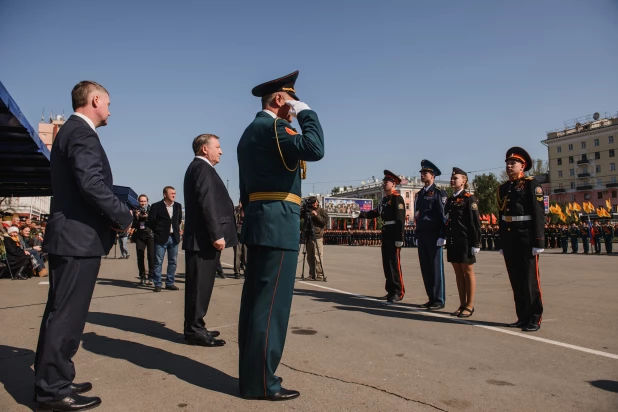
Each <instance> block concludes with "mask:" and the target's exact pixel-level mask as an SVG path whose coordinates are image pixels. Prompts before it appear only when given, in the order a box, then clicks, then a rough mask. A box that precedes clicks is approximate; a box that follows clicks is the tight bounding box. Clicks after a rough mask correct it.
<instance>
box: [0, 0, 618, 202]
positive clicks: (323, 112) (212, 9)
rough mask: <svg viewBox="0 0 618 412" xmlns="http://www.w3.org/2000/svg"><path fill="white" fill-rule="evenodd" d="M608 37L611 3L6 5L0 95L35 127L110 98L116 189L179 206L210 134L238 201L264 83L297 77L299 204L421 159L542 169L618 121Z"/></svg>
mask: <svg viewBox="0 0 618 412" xmlns="http://www.w3.org/2000/svg"><path fill="white" fill-rule="evenodd" d="M617 22H618V1H615V0H588V1H581V0H579V1H577V0H554V1H546V0H543V1H532V0H526V1H511V2H503V1H493V0H486V1H473V0H467V1H456V0H450V1H439V0H431V1H412V0H408V1H404V0H402V1H380V2H377V1H363V0H356V1H351V0H349V1H337V0H331V1H322V0H319V1H311V2H308V1H304V2H301V1H284V2H282V1H270V0H261V1H232V0H228V1H176V2H171V1H158V0H151V1H126V0H124V1H117V0H109V1H99V2H87V1H66V0H57V1H53V2H50V1H23V0H0V79H1V80H2V82H3V83H4V85H5V86H6V88H7V89H8V90H9V92H10V93H11V95H12V96H13V98H14V99H15V100H16V101H17V103H18V104H19V106H20V107H21V109H22V111H23V112H24V113H25V115H26V117H27V118H28V119H29V121H30V122H31V123H32V124H33V125H36V124H37V123H38V121H39V119H40V117H41V112H42V110H43V108H45V116H46V117H49V112H50V110H51V109H53V110H54V111H55V112H56V113H61V112H62V111H63V110H64V112H65V113H66V114H67V115H68V114H70V113H71V100H70V91H71V88H72V87H73V85H74V84H75V83H77V82H78V81H80V80H83V79H92V80H95V81H97V82H99V83H101V84H103V85H104V86H105V87H106V88H108V90H109V91H110V93H111V102H112V104H111V112H112V117H111V118H110V120H109V125H108V126H107V127H104V128H101V129H99V135H100V137H101V139H102V142H103V145H104V147H105V149H106V151H107V153H108V156H109V158H110V161H111V164H112V168H113V171H114V181H115V183H116V184H119V185H126V186H131V187H132V188H133V189H134V190H136V191H137V192H138V193H141V192H145V193H147V194H148V195H149V196H150V199H151V201H153V200H159V199H160V198H161V189H162V188H163V186H165V185H172V186H175V187H176V188H177V189H179V190H178V195H179V197H178V200H179V201H180V202H183V194H182V182H183V176H184V172H185V170H186V167H187V165H188V163H189V162H190V161H191V159H192V157H193V155H192V151H191V141H192V139H193V138H194V137H195V136H196V135H198V134H200V133H215V134H217V135H219V136H220V137H221V145H222V148H223V152H224V154H223V157H222V162H221V163H220V164H219V165H218V166H217V170H218V172H219V174H220V175H221V176H222V178H223V180H224V181H225V180H228V179H229V188H230V194H231V196H232V198H233V199H234V201H237V199H238V168H237V162H236V145H237V143H238V140H239V138H240V136H241V134H242V132H243V130H244V129H245V127H246V126H247V125H248V124H249V123H250V122H251V121H252V119H253V118H254V116H255V113H256V112H257V111H258V110H259V109H260V107H259V100H258V99H257V98H254V97H253V96H252V95H251V88H252V87H253V86H255V85H257V84H259V83H261V82H264V81H267V80H271V79H273V78H275V77H279V76H282V75H284V74H287V73H290V72H292V71H294V70H296V69H299V70H300V77H299V80H298V82H297V85H296V90H297V93H298V95H299V97H300V98H301V99H302V100H303V101H305V102H306V103H308V104H309V105H310V106H311V108H312V109H314V110H315V111H316V112H317V113H318V114H319V116H320V119H321V121H322V125H323V128H324V131H325V136H326V139H325V140H326V156H325V157H324V159H323V160H322V161H321V162H319V163H310V164H309V172H308V178H307V180H306V181H305V183H304V189H303V191H304V193H305V194H307V193H308V192H311V191H313V190H315V191H316V192H327V191H329V190H330V189H331V188H332V187H334V186H341V185H351V184H354V185H357V184H359V183H360V181H362V180H365V179H367V178H368V177H371V176H372V175H375V176H376V177H380V176H381V173H382V170H383V169H385V168H387V169H390V170H392V171H394V172H396V173H398V174H403V175H414V174H418V170H419V168H420V166H419V164H420V161H421V159H423V158H427V159H430V160H432V161H433V162H434V163H436V164H437V165H438V166H439V167H440V168H441V169H442V170H443V171H444V172H445V174H449V172H450V169H451V168H452V167H453V166H458V167H461V168H463V169H465V170H468V171H473V170H482V169H490V168H495V167H501V166H503V165H504V153H505V151H506V150H507V149H508V148H509V147H510V146H513V145H520V146H523V147H524V148H526V149H527V150H528V151H529V152H530V153H531V155H532V156H533V157H542V158H546V157H547V150H546V148H545V146H543V145H542V144H541V143H540V141H541V140H543V139H544V137H545V133H546V132H547V131H548V130H550V129H555V128H559V127H561V126H562V125H563V122H564V121H565V120H567V119H572V118H574V117H578V116H582V115H586V114H591V113H593V112H596V111H598V112H601V113H604V112H606V111H607V112H613V113H616V112H617V111H618V100H617V99H616V96H617V95H618V93H617V92H618V75H617V73H618V53H616V40H617V39H618V24H617ZM495 172H496V173H499V170H496V171H495ZM318 182H327V183H318Z"/></svg>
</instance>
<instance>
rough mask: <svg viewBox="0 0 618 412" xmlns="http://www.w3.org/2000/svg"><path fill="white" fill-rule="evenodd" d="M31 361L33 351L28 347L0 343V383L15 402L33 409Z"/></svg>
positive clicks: (32, 361)
mask: <svg viewBox="0 0 618 412" xmlns="http://www.w3.org/2000/svg"><path fill="white" fill-rule="evenodd" d="M33 363H34V352H33V351H31V350H30V349H23V348H15V347H12V346H5V345H0V383H2V384H3V385H4V389H5V390H6V392H7V393H8V394H9V395H11V396H12V397H13V399H15V402H17V403H18V404H20V405H24V406H26V407H28V408H31V409H33V410H34V408H33V405H34V402H33V401H32V396H33V395H34V372H33V371H32V369H31V366H32V364H33ZM0 409H2V408H0ZM2 410H5V409H2Z"/></svg>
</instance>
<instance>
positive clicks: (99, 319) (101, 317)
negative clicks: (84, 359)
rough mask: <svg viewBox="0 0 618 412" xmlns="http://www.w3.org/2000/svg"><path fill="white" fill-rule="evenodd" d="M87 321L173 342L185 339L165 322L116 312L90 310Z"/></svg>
mask: <svg viewBox="0 0 618 412" xmlns="http://www.w3.org/2000/svg"><path fill="white" fill-rule="evenodd" d="M86 321H87V322H88V323H91V324H93V325H100V326H107V327H108V328H115V329H119V330H122V331H125V332H133V333H140V334H142V335H146V336H151V337H153V338H157V339H163V340H167V341H169V342H173V343H180V342H181V341H183V340H184V335H183V334H181V333H178V332H176V331H174V330H172V329H169V328H168V327H167V326H165V323H163V322H157V321H154V320H150V319H143V318H136V317H133V316H127V315H118V314H114V313H104V312H90V313H88V318H87V319H86Z"/></svg>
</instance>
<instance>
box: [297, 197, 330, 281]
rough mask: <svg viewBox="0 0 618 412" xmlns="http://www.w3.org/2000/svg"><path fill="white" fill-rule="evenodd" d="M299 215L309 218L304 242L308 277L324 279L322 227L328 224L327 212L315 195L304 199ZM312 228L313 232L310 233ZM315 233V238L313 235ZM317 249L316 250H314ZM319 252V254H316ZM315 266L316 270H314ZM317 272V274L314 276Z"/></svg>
mask: <svg viewBox="0 0 618 412" xmlns="http://www.w3.org/2000/svg"><path fill="white" fill-rule="evenodd" d="M301 216H304V218H305V219H309V218H310V219H311V225H305V228H306V229H307V232H305V234H304V235H305V243H306V245H307V263H309V278H310V279H312V280H318V279H320V280H322V279H324V269H323V268H322V264H321V262H320V260H321V261H322V262H324V228H326V225H327V224H328V213H326V210H324V209H323V208H321V207H320V203H319V202H318V199H317V198H316V197H315V196H311V197H310V198H308V199H306V200H305V203H303V205H302V208H301ZM311 230H313V233H311ZM314 234H315V240H314V238H313V235H314ZM316 249H317V251H316ZM317 254H319V256H317ZM316 268H317V270H316ZM316 272H317V276H316Z"/></svg>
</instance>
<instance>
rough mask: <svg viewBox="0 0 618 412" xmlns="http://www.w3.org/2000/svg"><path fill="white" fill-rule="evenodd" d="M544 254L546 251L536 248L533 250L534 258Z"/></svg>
mask: <svg viewBox="0 0 618 412" xmlns="http://www.w3.org/2000/svg"><path fill="white" fill-rule="evenodd" d="M543 252H545V249H540V248H536V247H533V248H532V256H536V255H540V254H541V253H543Z"/></svg>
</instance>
